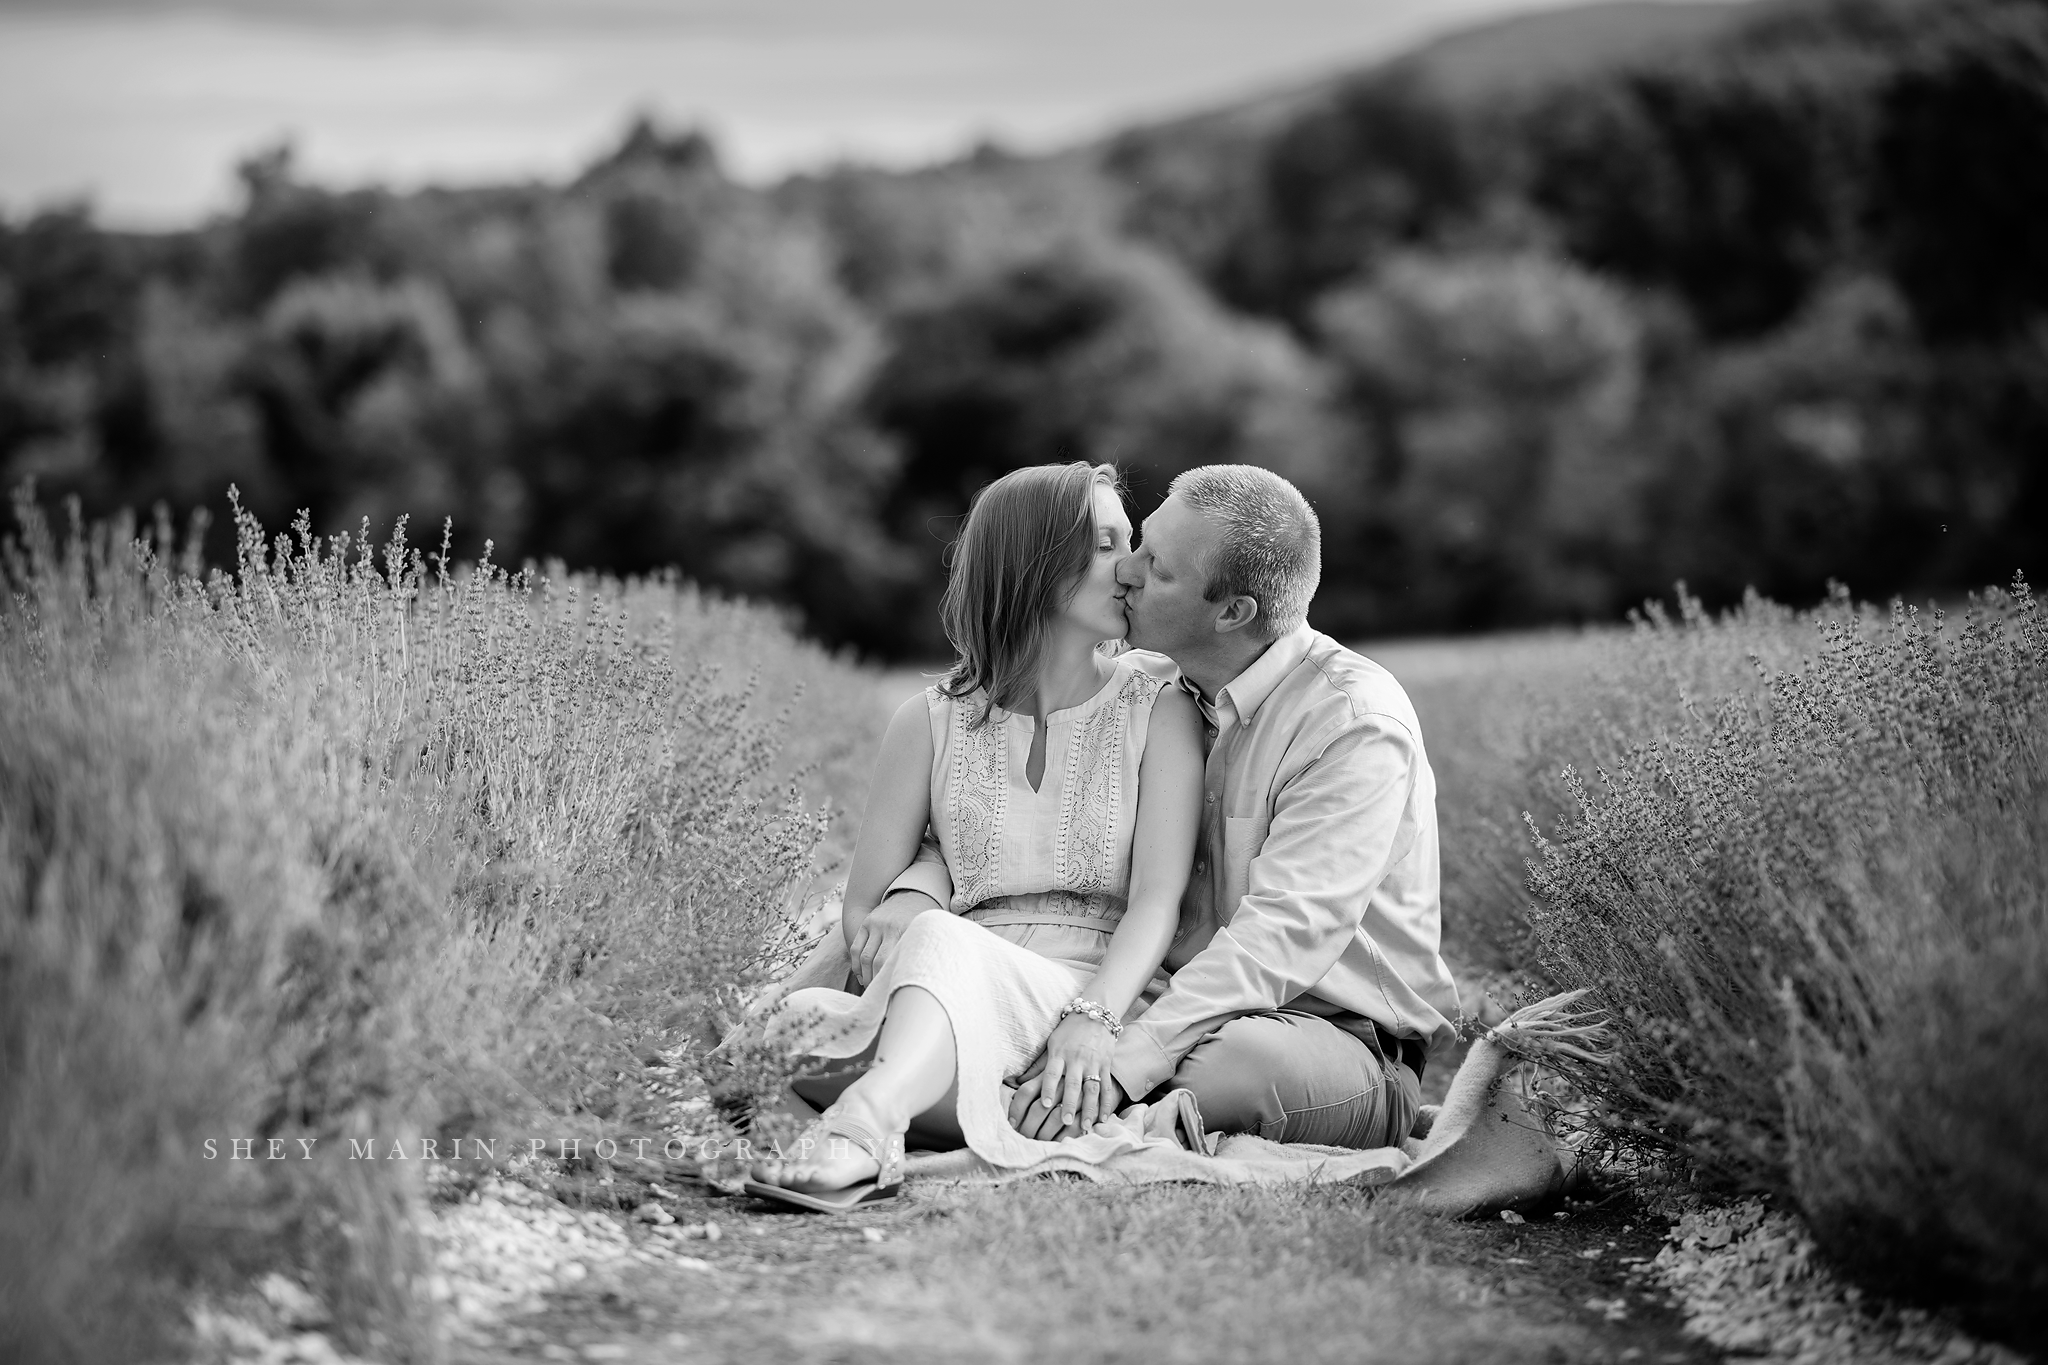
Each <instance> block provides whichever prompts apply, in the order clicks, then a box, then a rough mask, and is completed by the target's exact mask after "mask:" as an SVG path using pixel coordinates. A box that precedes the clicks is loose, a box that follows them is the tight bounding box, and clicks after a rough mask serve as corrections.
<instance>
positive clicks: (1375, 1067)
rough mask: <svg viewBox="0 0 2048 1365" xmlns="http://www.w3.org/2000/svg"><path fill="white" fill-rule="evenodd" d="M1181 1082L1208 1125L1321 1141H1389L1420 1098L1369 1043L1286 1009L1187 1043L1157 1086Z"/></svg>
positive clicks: (1407, 1123) (1413, 1082) (1407, 1075)
mask: <svg viewBox="0 0 2048 1365" xmlns="http://www.w3.org/2000/svg"><path fill="white" fill-rule="evenodd" d="M1370 1027H1371V1026H1370V1024H1366V1025H1365V1026H1364V1028H1362V1029H1361V1030H1360V1032H1361V1033H1364V1032H1366V1030H1369V1029H1370ZM1182 1087H1185V1088H1186V1089H1188V1090H1191V1091H1193V1092H1194V1096H1195V1103H1196V1104H1197V1105H1198V1106H1200V1108H1201V1111H1202V1126H1203V1127H1204V1128H1205V1129H1207V1130H1208V1131H1209V1132H1212V1133H1255V1134H1257V1135H1258V1136H1259V1137H1262V1138H1266V1139H1268V1140H1270V1141H1273V1142H1312V1143H1316V1144H1318V1145H1320V1146H1325V1147H1349V1148H1355V1149H1364V1148H1370V1147H1392V1146H1396V1145H1398V1144H1399V1143H1400V1141H1401V1139H1403V1138H1405V1137H1407V1136H1408V1132H1409V1129H1410V1128H1411V1127H1413V1126H1414V1123H1415V1112H1416V1110H1417V1109H1418V1108H1420V1107H1421V1104H1422V1083H1421V1081H1420V1080H1419V1079H1417V1077H1416V1075H1415V1073H1414V1072H1413V1071H1410V1070H1409V1069H1408V1068H1407V1067H1406V1066H1404V1065H1402V1064H1401V1063H1400V1062H1398V1061H1394V1060H1392V1059H1391V1058H1389V1057H1383V1056H1382V1053H1381V1049H1380V1046H1379V1044H1378V1043H1377V1042H1372V1043H1368V1042H1367V1041H1365V1039H1364V1038H1363V1037H1361V1036H1359V1034H1354V1033H1351V1032H1348V1031H1347V1030H1345V1029H1343V1028H1340V1027H1338V1025H1336V1024H1335V1023H1332V1022H1331V1021H1330V1020H1328V1019H1326V1018H1324V1017H1323V1016H1321V1015H1317V1014H1308V1013H1304V1012H1303V1011H1300V1010H1289V1009H1280V1010H1269V1011H1263V1012H1261V1013H1258V1014H1245V1015H1239V1016H1238V1017H1237V1018H1235V1019H1232V1020H1231V1021H1230V1022H1229V1023H1227V1024H1224V1025H1223V1026H1222V1027H1221V1028H1219V1029H1217V1030H1216V1031H1215V1032H1214V1033H1211V1034H1210V1035H1209V1036H1208V1037H1206V1038H1204V1039H1203V1040H1202V1041H1201V1042H1199V1043H1197V1044H1195V1047H1194V1050H1193V1051H1192V1052H1190V1053H1188V1055H1187V1056H1186V1057H1185V1058H1183V1059H1182V1060H1181V1064H1180V1068H1179V1069H1178V1070H1176V1071H1175V1072H1174V1073H1173V1076H1172V1078H1171V1079H1169V1080H1168V1081H1167V1082H1166V1084H1165V1085H1164V1086H1162V1087H1161V1089H1162V1090H1171V1089H1177V1088H1182Z"/></svg>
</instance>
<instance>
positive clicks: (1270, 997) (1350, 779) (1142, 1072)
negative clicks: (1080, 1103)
mask: <svg viewBox="0 0 2048 1365" xmlns="http://www.w3.org/2000/svg"><path fill="white" fill-rule="evenodd" d="M1415 759H1416V745H1415V741H1414V738H1413V736H1412V735H1410V734H1409V732H1408V730H1407V729H1406V727H1404V726H1402V725H1401V724H1400V723H1399V722H1398V721H1395V720H1393V719H1392V718H1390V717H1385V716H1371V717H1368V718H1367V723H1366V724H1365V725H1364V726H1363V727H1361V728H1359V729H1357V730H1352V731H1348V732H1346V733H1344V734H1341V735H1339V736H1338V737H1337V738H1336V739H1335V740H1333V741H1332V742H1331V743H1330V745H1329V747H1328V748H1326V749H1325V750H1324V751H1323V752H1322V754H1321V755H1319V756H1318V757H1317V758H1316V760H1315V761H1314V762H1313V763H1311V764H1309V766H1308V767H1307V768H1305V769H1303V770H1302V772H1301V773H1299V774H1298V775H1297V776H1296V777H1295V778H1294V780H1293V781H1291V782H1289V783H1288V784H1287V786H1286V787H1285V788H1283V789H1282V791H1281V792H1280V795H1279V797H1278V799H1277V801H1276V808H1275V810H1274V812H1273V820H1272V824H1271V825H1270V826H1269V827H1268V829H1267V833H1266V838H1265V842H1264V843H1263V844H1262V845H1261V847H1260V848H1259V850H1258V852H1257V853H1256V854H1254V855H1253V857H1252V862H1251V867H1250V869H1249V872H1250V877H1249V884H1248V887H1247V890H1246V893H1245V897H1244V899H1243V900H1242V901H1240V902H1239V903H1238V906H1237V912H1236V914H1235V915H1233V916H1232V917H1231V919H1230V922H1229V923H1228V924H1226V925H1223V926H1221V927H1220V928H1218V929H1217V931H1216V936H1215V937H1214V938H1213V939H1211V940H1210V941H1209V944H1208V946H1207V947H1205V948H1204V949H1203V950H1202V951H1201V952H1199V953H1197V954H1196V955H1195V957H1194V959H1193V960H1192V961H1190V962H1189V963H1188V964H1187V965H1186V966H1184V967H1182V968H1181V969H1180V970H1179V971H1177V972H1175V973H1174V974H1173V982H1172V985H1171V986H1169V987H1168V989H1167V991H1166V993H1165V994H1164V995H1162V996H1160V997H1159V999H1158V1000H1157V1001H1156V1002H1155V1003H1154V1004H1153V1005H1152V1007H1151V1008H1150V1009H1148V1010H1146V1011H1145V1013H1144V1014H1142V1015H1140V1016H1139V1017H1138V1018H1137V1019H1135V1020H1133V1021H1132V1022H1131V1023H1130V1024H1129V1025H1128V1026H1126V1028H1125V1030H1124V1036H1123V1038H1122V1040H1121V1041H1120V1042H1119V1043H1118V1045H1117V1051H1116V1060H1115V1062H1114V1064H1113V1065H1112V1067H1111V1074H1112V1075H1114V1076H1115V1077H1116V1080H1117V1082H1118V1084H1119V1085H1120V1086H1121V1087H1122V1089H1123V1091H1124V1093H1125V1094H1126V1095H1128V1096H1130V1097H1131V1098H1132V1099H1142V1098H1143V1097H1144V1096H1145V1095H1147V1094H1149V1093H1150V1092H1151V1091H1152V1090H1153V1088H1154V1087H1156V1086H1157V1085H1158V1084H1159V1083H1160V1082H1161V1081H1164V1080H1165V1079H1166V1078H1167V1077H1169V1076H1171V1075H1172V1074H1173V1072H1174V1069H1175V1068H1176V1067H1178V1066H1179V1065H1180V1063H1181V1059H1182V1058H1183V1057H1185V1056H1187V1054H1188V1053H1189V1051H1191V1050H1192V1049H1193V1048H1194V1046H1195V1044H1196V1043H1198V1042H1200V1041H1201V1040H1202V1038H1203V1037H1204V1036H1205V1035H1206V1034H1208V1033H1209V1032H1210V1030H1212V1029H1214V1028H1217V1027H1218V1026H1220V1025H1221V1024H1222V1023H1223V1022H1224V1021H1225V1020H1227V1019H1229V1018H1231V1017H1232V1016H1234V1015H1239V1014H1246V1013H1250V1012H1252V1011H1255V1010H1268V1009H1277V1008H1279V1007H1280V1006H1282V1005H1285V1004H1286V1003H1287V1002H1288V1001H1290V1000H1292V999H1294V998H1295V997H1296V996H1298V995H1300V994H1302V993H1303V992H1304V991H1307V990H1308V989H1309V988H1311V987H1312V986H1314V985H1315V984H1316V982H1318V981H1320V980H1322V979H1323V977H1324V975H1325V974H1327V973H1328V972H1329V970H1330V968H1331V967H1333V966H1335V965H1336V963H1337V959H1338V958H1339V957H1341V956H1343V953H1344V950H1345V948H1346V947H1348V946H1349V945H1350V943H1351V939H1352V936H1353V935H1354V934H1355V933H1356V932H1357V930H1358V924H1359V921H1360V919H1362V918H1363V917H1364V915H1365V910H1366V905H1367V903H1368V902H1369V901H1370V900H1371V898H1372V894H1373V892H1374V890H1375V889H1377V888H1378V886H1379V884H1380V879H1381V878H1382V877H1384V876H1385V875H1386V873H1387V869H1388V868H1389V867H1391V866H1392V865H1393V864H1394V862H1395V861H1396V860H1397V859H1398V858H1400V857H1401V856H1402V855H1404V854H1405V853H1406V851H1407V850H1406V849H1404V848H1400V847H1397V841H1398V839H1399V836H1400V830H1401V817H1402V814H1403V813H1404V812H1405V810H1406V809H1407V806H1408V799H1409V796H1410V795H1411V793H1412V792H1413V790H1414V786H1415V780H1416V762H1415ZM1211 856H1214V857H1221V856H1224V853H1223V850H1222V849H1215V850H1212V852H1211Z"/></svg>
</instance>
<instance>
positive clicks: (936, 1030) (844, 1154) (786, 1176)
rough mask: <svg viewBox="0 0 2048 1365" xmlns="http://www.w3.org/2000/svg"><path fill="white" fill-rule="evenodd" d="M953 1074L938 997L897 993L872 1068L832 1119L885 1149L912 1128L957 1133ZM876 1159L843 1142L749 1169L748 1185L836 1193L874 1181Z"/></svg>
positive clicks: (948, 1023)
mask: <svg viewBox="0 0 2048 1365" xmlns="http://www.w3.org/2000/svg"><path fill="white" fill-rule="evenodd" d="M958 1073H959V1064H958V1056H957V1054H956V1052H955V1049H954V1046H953V1021H952V1019H950V1018H949V1017H948V1016H947V1014H946V1007H945V1006H944V1005H941V1004H940V1003H939V1001H938V997H937V996H934V995H933V994H932V993H931V992H930V991H928V990H926V989H925V988H924V987H922V986H902V987H898V988H897V990H896V992H895V993H894V994H892V995H891V996H890V997H889V1008H888V1013H887V1014H886V1015H885V1016H884V1017H883V1020H882V1028H881V1033H880V1035H879V1037H878V1039H877V1041H876V1046H875V1060H874V1064H873V1065H872V1066H870V1067H869V1068H868V1069H867V1073H866V1074H865V1075H863V1076H862V1077H861V1078H860V1079H859V1080H857V1081H855V1082H854V1083H853V1084H852V1085H850V1086H848V1087H847V1088H846V1091H845V1093H844V1094H842V1095H840V1097H839V1099H838V1101H837V1102H836V1103H834V1104H833V1106H832V1109H833V1112H835V1113H839V1114H844V1115H845V1116H846V1117H847V1118H849V1119H852V1120H854V1121H855V1122H857V1123H860V1124H863V1125H864V1126H866V1127H867V1128H869V1129H870V1130H871V1131H873V1132H874V1134H875V1136H877V1137H878V1138H880V1139H882V1140H883V1141H884V1142H887V1141H888V1140H889V1139H891V1138H893V1137H895V1136H896V1135H898V1134H900V1133H902V1132H904V1131H906V1130H907V1129H908V1128H909V1127H910V1125H911V1123H912V1122H913V1121H915V1122H916V1123H917V1125H918V1127H919V1128H920V1129H923V1130H928V1131H936V1132H939V1133H942V1134H943V1133H946V1132H948V1131H951V1132H954V1133H957V1132H958V1131H959V1126H960V1125H959V1119H958V1118H957V1117H956V1115H955V1113H954V1106H955V1104H956V1102H957V1092H956V1089H955V1084H956V1080H957V1077H958ZM878 1170H879V1168H878V1166H877V1164H876V1162H875V1160H874V1158H872V1157H870V1156H869V1155H868V1154H867V1153H866V1152H864V1151H862V1150H861V1149H860V1148H858V1147H855V1146H854V1145H853V1144H851V1143H847V1142H834V1143H832V1144H831V1150H828V1151H823V1152H815V1153H810V1154H806V1155H803V1156H800V1157H798V1159H796V1160H791V1161H762V1162H757V1163H755V1166H754V1178H755V1179H756V1180H761V1181H765V1182H768V1183H771V1184H777V1185H784V1186H787V1187H789V1188H791V1189H799V1190H810V1191H815V1190H837V1189H844V1188H845V1187H846V1186H848V1185H853V1184H857V1183H859V1182H860V1181H863V1180H872V1179H874V1178H875V1176H876V1174H877V1173H878Z"/></svg>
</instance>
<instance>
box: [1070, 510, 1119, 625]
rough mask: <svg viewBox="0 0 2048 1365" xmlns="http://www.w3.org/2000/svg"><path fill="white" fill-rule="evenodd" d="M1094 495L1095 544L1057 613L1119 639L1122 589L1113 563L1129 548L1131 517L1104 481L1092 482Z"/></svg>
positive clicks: (1078, 623)
mask: <svg viewBox="0 0 2048 1365" xmlns="http://www.w3.org/2000/svg"><path fill="white" fill-rule="evenodd" d="M1094 498H1095V545H1094V548H1093V549H1092V551H1091V552H1090V554H1089V558H1088V567H1087V568H1086V569H1084V570H1082V571H1081V578H1080V581H1079V582H1077V583H1076V584H1075V585H1074V590H1073V593H1072V594H1071V595H1070V596H1069V597H1068V598H1067V604H1066V606H1065V607H1063V608H1062V609H1061V611H1060V617H1061V619H1062V620H1064V621H1068V622H1071V623H1072V624H1073V625H1074V626H1076V627H1077V628H1079V629H1081V630H1083V631H1086V632H1087V633H1088V634H1089V635H1090V636H1091V637H1092V638H1094V639H1097V640H1121V639H1122V638H1123V636H1124V590H1123V585H1122V584H1120V583H1118V582H1117V581H1116V566H1117V564H1118V562H1119V561H1121V560H1122V559H1123V557H1124V556H1125V555H1127V554H1129V553H1130V552H1131V518H1130V516H1129V514H1128V513H1126V512H1125V511H1124V503H1123V499H1122V498H1120V497H1118V496H1117V494H1116V490H1115V489H1113V488H1111V487H1109V486H1108V485H1107V484H1101V483H1098V484H1096V485H1095V493H1094Z"/></svg>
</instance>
